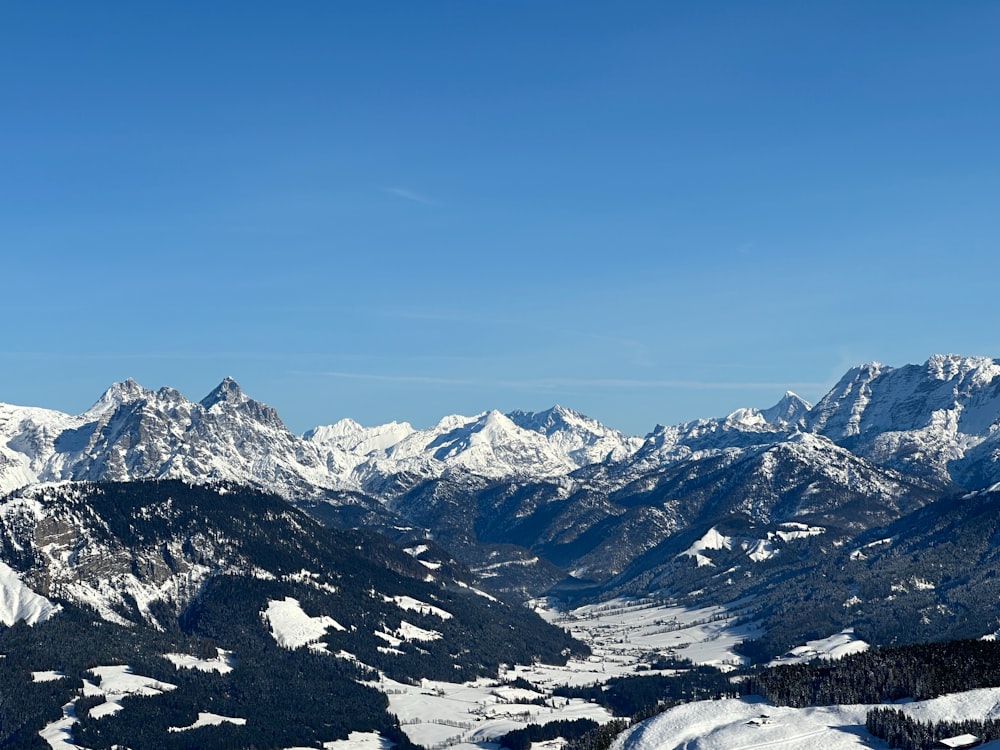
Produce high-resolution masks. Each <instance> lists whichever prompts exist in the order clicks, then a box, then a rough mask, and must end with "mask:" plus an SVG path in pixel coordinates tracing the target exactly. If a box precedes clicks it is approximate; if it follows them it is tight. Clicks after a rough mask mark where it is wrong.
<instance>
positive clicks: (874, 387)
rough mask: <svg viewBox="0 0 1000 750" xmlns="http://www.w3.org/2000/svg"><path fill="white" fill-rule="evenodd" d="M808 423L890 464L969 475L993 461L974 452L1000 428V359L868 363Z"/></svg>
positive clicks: (928, 473) (942, 477)
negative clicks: (894, 364) (893, 364)
mask: <svg viewBox="0 0 1000 750" xmlns="http://www.w3.org/2000/svg"><path fill="white" fill-rule="evenodd" d="M807 424H808V428H809V429H811V430H813V431H815V432H819V433H821V434H823V435H826V436H827V437H829V438H830V439H832V440H834V441H835V442H837V443H840V444H842V445H845V446H847V447H849V448H850V449H851V450H853V451H854V452H856V453H858V454H859V455H862V456H864V457H865V458H868V459H870V460H872V461H875V462H876V463H879V464H882V465H884V466H889V467H892V468H895V469H899V470H901V471H906V472H909V473H913V474H917V475H919V476H924V477H927V478H931V479H935V480H937V481H940V482H943V483H948V482H949V481H951V480H952V479H953V478H961V479H965V478H967V477H969V476H970V475H972V474H974V473H975V472H976V471H977V466H978V465H979V464H981V463H982V462H983V461H984V460H986V461H988V462H989V463H992V456H991V455H989V454H987V455H983V454H982V452H980V453H976V452H971V451H972V449H974V448H975V447H976V446H978V445H979V444H981V443H983V442H984V441H986V440H988V439H990V438H991V437H993V436H995V435H996V433H997V430H998V428H1000V360H995V359H989V358H986V357H959V356H956V355H935V356H933V357H931V358H930V359H929V360H927V362H925V363H924V364H923V365H906V366H905V367H900V368H892V367H886V366H884V365H880V364H878V363H871V364H868V365H864V366H862V367H858V368H855V369H853V370H851V371H850V372H848V373H847V374H846V375H845V376H844V377H843V378H842V379H841V380H840V382H839V383H838V384H837V385H836V386H835V387H834V388H833V390H831V391H830V393H828V394H827V395H826V396H825V397H824V398H823V399H822V400H821V401H820V402H819V403H818V404H817V405H816V407H815V408H814V409H813V410H812V411H811V412H810V414H809V416H808V418H807ZM967 454H968V457H967ZM985 473H986V474H988V475H992V473H993V472H992V471H986V472H985Z"/></svg>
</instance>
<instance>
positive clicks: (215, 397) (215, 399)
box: [201, 376, 246, 409]
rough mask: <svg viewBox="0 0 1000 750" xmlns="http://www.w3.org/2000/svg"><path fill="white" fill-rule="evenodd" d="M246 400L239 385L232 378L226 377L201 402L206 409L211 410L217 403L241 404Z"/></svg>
mask: <svg viewBox="0 0 1000 750" xmlns="http://www.w3.org/2000/svg"><path fill="white" fill-rule="evenodd" d="M245 399H246V396H244V395H243V390H242V389H241V388H240V386H239V383H237V382H236V381H235V380H233V379H232V378H231V377H228V376H227V377H226V378H225V379H223V381H222V382H221V383H219V384H218V385H217V386H215V389H214V390H213V391H212V392H211V393H209V394H208V395H207V396H205V398H203V399H202V400H201V405H202V406H204V407H205V408H206V409H211V408H212V407H213V406H215V405H216V404H217V403H219V402H221V401H226V402H228V403H239V402H241V401H243V400H245Z"/></svg>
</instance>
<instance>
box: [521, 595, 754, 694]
mask: <svg viewBox="0 0 1000 750" xmlns="http://www.w3.org/2000/svg"><path fill="white" fill-rule="evenodd" d="M533 605H534V607H535V611H537V612H538V613H539V614H540V615H541V616H542V617H544V618H545V619H546V620H548V621H549V622H553V623H555V624H556V625H559V626H560V627H563V628H565V629H567V630H569V632H570V633H571V634H572V635H573V636H574V637H575V638H578V639H580V640H582V641H584V642H585V643H586V644H587V645H589V646H590V648H591V652H592V655H591V656H590V657H589V658H587V659H583V660H580V659H570V660H569V661H568V662H567V664H566V666H552V665H547V664H534V665H531V666H523V665H522V666H515V667H512V668H510V670H509V671H508V672H507V676H509V677H511V678H514V677H523V678H525V679H526V680H528V681H529V682H531V683H532V684H535V685H539V686H546V687H552V686H555V685H562V684H569V685H590V684H593V683H595V682H606V681H607V680H610V679H611V678H613V677H620V676H624V675H631V674H635V672H636V668H637V667H638V666H639V665H643V666H648V663H649V662H651V661H653V660H655V659H656V658H657V657H661V656H662V657H677V658H681V659H690V660H691V661H693V662H694V663H696V664H709V665H712V666H715V667H718V668H720V669H723V670H726V669H733V668H734V667H735V666H736V665H738V664H744V663H746V659H745V658H744V657H742V656H740V655H739V654H737V653H736V652H735V650H734V649H735V647H736V646H737V645H739V643H740V642H741V641H743V640H746V639H748V638H754V637H757V636H759V635H760V629H759V627H758V626H757V625H756V624H755V623H753V622H747V621H745V619H744V618H745V613H744V611H743V610H742V609H741V607H743V606H746V603H739V604H738V605H737V604H733V605H730V606H729V607H705V608H702V609H689V608H685V607H677V606H672V605H668V604H663V603H661V602H657V601H654V600H632V599H614V600H612V601H609V602H605V603H603V604H596V605H590V606H586V607H580V608H578V609H575V610H571V611H569V612H560V611H558V610H556V609H553V608H552V607H551V605H550V603H549V602H547V601H545V600H536V601H535V602H533ZM644 673H645V674H653V673H655V672H653V671H652V670H650V671H647V672H644Z"/></svg>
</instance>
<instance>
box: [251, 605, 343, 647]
mask: <svg viewBox="0 0 1000 750" xmlns="http://www.w3.org/2000/svg"><path fill="white" fill-rule="evenodd" d="M263 615H264V619H265V620H267V623H268V625H270V627H271V635H273V636H274V640H276V641H277V642H278V644H279V645H280V646H282V647H284V648H289V649H296V648H299V647H301V646H305V645H307V644H309V643H312V642H314V641H318V640H319V639H320V638H322V637H323V636H324V635H325V634H326V630H327V628H333V629H334V630H345V628H344V626H343V625H341V624H340V623H339V622H337V621H336V620H334V619H333V618H332V617H328V616H327V615H321V616H319V617H310V616H309V615H307V614H306V613H305V612H304V611H302V606H301V605H300V604H299V600H298V599H294V598H293V597H290V596H286V597H285V599H284V601H277V600H274V599H271V600H268V603H267V609H266V610H264V612H263Z"/></svg>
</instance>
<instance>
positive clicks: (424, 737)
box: [371, 677, 612, 750]
mask: <svg viewBox="0 0 1000 750" xmlns="http://www.w3.org/2000/svg"><path fill="white" fill-rule="evenodd" d="M371 685H372V686H373V687H376V688H377V689H379V690H381V691H382V692H383V693H385V694H386V696H387V697H388V699H389V710H390V711H391V712H392V713H394V714H396V715H397V716H398V717H399V720H400V723H401V725H402V728H403V731H404V732H406V736H407V737H409V738H410V739H411V740H412V741H413V742H416V743H417V744H420V745H423V746H424V747H430V746H433V745H439V744H442V743H446V744H448V745H449V746H452V747H458V748H462V747H476V746H477V743H482V742H490V741H492V740H494V739H495V738H497V737H500V736H501V735H504V734H506V733H507V732H510V731H512V730H515V729H523V728H524V727H526V726H527V725H528V724H545V723H548V722H550V721H559V720H563V719H578V718H587V719H592V720H594V721H597V722H600V723H604V722H607V721H610V720H611V718H612V716H611V714H610V713H609V712H608V711H607V710H606V709H604V708H602V707H601V706H597V705H595V704H592V703H587V702H586V701H581V700H575V699H574V700H569V699H566V698H549V699H548V701H547V702H548V704H549V705H546V706H538V705H533V704H527V703H515V702H514V701H515V700H527V699H531V698H539V697H543V694H541V693H535V692H533V691H530V690H518V689H516V688H511V687H510V686H505V685H503V684H502V683H499V682H496V681H493V680H483V679H481V680H477V681H475V682H469V683H465V684H457V683H450V682H437V681H433V680H421V682H420V685H418V686H414V685H407V684H404V683H400V682H395V681H394V680H390V679H387V678H385V677H382V678H381V679H380V680H379V682H377V683H371ZM480 750H481V748H480Z"/></svg>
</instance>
